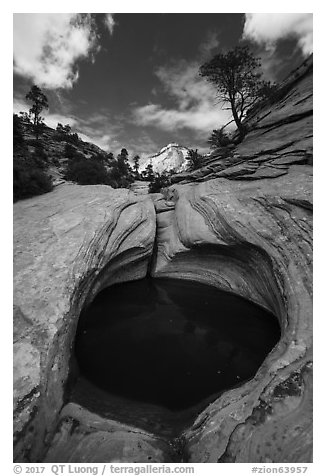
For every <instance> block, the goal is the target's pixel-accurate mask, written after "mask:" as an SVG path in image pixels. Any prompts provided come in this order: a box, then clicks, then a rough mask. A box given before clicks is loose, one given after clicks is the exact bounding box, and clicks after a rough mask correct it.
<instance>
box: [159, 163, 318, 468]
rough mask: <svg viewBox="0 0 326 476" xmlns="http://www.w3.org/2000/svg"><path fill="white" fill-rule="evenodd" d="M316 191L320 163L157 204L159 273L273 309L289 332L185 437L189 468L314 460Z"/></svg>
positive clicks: (179, 189) (221, 183)
mask: <svg viewBox="0 0 326 476" xmlns="http://www.w3.org/2000/svg"><path fill="white" fill-rule="evenodd" d="M311 189H312V176H311V167H309V166H293V167H291V168H290V169H289V171H288V173H287V174H286V175H284V176H282V177H279V178H277V179H276V178H274V179H263V180H259V182H257V183H255V184H253V183H252V182H245V181H243V182H234V181H229V180H226V179H214V180H210V181H208V182H205V183H201V184H198V185H192V184H189V185H176V186H175V187H172V188H170V189H169V191H168V196H167V197H166V198H167V199H168V200H167V201H165V200H164V199H161V200H157V201H156V206H157V209H158V211H159V213H158V215H157V217H158V232H157V250H156V253H157V255H156V261H155V263H154V268H153V270H152V276H153V277H174V278H175V277H179V278H183V279H191V280H196V281H200V282H203V283H207V284H210V285H214V286H216V287H217V288H220V289H223V290H225V291H231V292H235V293H237V294H239V295H241V296H243V297H245V298H247V299H249V300H252V301H254V302H256V303H258V304H259V305H261V306H264V307H265V308H267V309H269V310H270V311H272V312H273V313H274V314H275V315H276V316H277V317H278V318H279V321H280V324H281V329H282V338H281V340H280V342H279V344H278V345H277V346H276V348H274V350H273V351H272V352H271V353H270V354H269V356H268V357H267V359H266V360H265V362H264V364H263V365H262V367H261V368H260V369H259V371H258V373H257V374H256V376H255V378H254V379H253V380H251V381H250V382H248V383H247V384H245V385H243V386H242V387H240V388H239V389H234V390H231V391H229V392H226V393H225V394H224V395H223V396H222V397H221V398H220V399H218V400H217V401H216V402H215V403H213V404H211V405H210V406H209V407H208V408H207V410H205V411H204V412H203V413H202V414H201V415H200V416H199V417H198V419H197V421H196V422H195V424H194V426H193V427H192V428H190V429H189V430H187V431H186V432H185V433H184V435H183V436H184V438H185V441H186V442H187V443H186V453H187V455H188V460H189V461H190V462H217V461H228V462H237V461H238V462H268V461H270V462H298V461H306V462H307V461H310V458H311V454H310V451H311V424H312V421H311V419H312V415H311V403H312V396H311V390H312V389H311V358H312V354H311V345H312V279H311V264H312V243H311V236H312V228H311V227H312V222H311V219H312V216H311V209H310V206H309V204H310V205H311ZM173 204H174V207H173ZM287 389H291V390H290V391H289V393H288V392H287ZM257 415H258V416H257ZM244 441H246V442H247V443H246V445H244ZM291 441H292V442H293V444H292V443H290V442H291ZM284 442H286V444H283V443H284ZM299 448H300V450H299ZM298 458H299V460H298ZM300 458H301V459H300Z"/></svg>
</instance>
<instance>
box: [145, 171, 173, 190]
mask: <svg viewBox="0 0 326 476" xmlns="http://www.w3.org/2000/svg"><path fill="white" fill-rule="evenodd" d="M171 175H172V174H171V173H169V172H163V173H162V174H161V175H160V174H155V177H154V178H153V179H152V180H151V183H150V184H149V188H148V191H149V193H156V192H160V190H161V189H162V188H164V187H168V186H169V185H171Z"/></svg>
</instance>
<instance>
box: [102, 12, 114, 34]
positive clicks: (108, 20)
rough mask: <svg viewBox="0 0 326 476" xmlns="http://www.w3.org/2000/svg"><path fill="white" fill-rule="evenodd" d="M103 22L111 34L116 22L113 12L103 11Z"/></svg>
mask: <svg viewBox="0 0 326 476" xmlns="http://www.w3.org/2000/svg"><path fill="white" fill-rule="evenodd" d="M104 24H105V26H106V28H107V29H108V30H109V32H110V34H111V35H113V30H114V26H115V24H116V22H115V20H114V18H113V13H105V17H104Z"/></svg>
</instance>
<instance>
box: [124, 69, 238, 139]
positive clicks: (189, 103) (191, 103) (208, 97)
mask: <svg viewBox="0 0 326 476" xmlns="http://www.w3.org/2000/svg"><path fill="white" fill-rule="evenodd" d="M198 69H199V64H198V63H197V62H196V61H193V62H187V61H185V60H181V61H179V62H175V63H172V64H170V65H168V66H162V67H160V68H158V69H157V70H156V72H155V74H156V76H157V77H158V78H159V80H160V82H161V84H162V86H163V88H164V90H165V92H166V93H167V94H168V96H169V97H170V98H171V99H172V100H173V102H174V104H175V106H174V107H173V108H167V107H164V106H163V105H162V104H147V105H145V106H140V107H137V108H135V109H134V111H133V119H134V121H135V122H136V124H138V125H141V126H156V127H158V128H160V129H163V130H165V131H170V132H171V131H175V130H176V129H183V128H188V129H192V130H193V131H194V132H195V134H196V135H197V136H198V137H203V136H204V135H205V136H206V135H207V133H208V132H209V131H210V130H212V129H216V128H217V127H220V126H222V125H224V124H225V123H227V122H228V121H229V118H230V114H229V113H228V112H227V111H224V110H221V108H220V107H217V106H216V101H215V100H214V98H215V96H216V91H215V88H214V86H213V85H211V84H210V83H208V82H207V81H205V80H204V79H203V78H201V77H200V76H199V73H198Z"/></svg>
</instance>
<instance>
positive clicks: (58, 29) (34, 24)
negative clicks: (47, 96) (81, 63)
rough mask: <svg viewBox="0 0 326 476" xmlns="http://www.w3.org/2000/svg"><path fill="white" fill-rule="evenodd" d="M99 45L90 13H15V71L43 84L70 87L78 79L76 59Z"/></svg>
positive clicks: (95, 49) (84, 56) (53, 86)
mask: <svg viewBox="0 0 326 476" xmlns="http://www.w3.org/2000/svg"><path fill="white" fill-rule="evenodd" d="M97 49H98V44H97V33H96V26H95V21H94V19H93V18H92V16H91V15H90V14H76V13H15V14H14V72H15V73H17V74H19V75H22V76H24V77H26V78H29V79H31V80H32V81H33V82H35V83H36V84H38V85H39V86H41V87H45V88H48V89H55V88H71V87H72V86H73V84H74V82H76V81H77V79H78V68H77V61H78V60H81V59H85V58H88V57H92V54H94V52H96V51H97Z"/></svg>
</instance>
